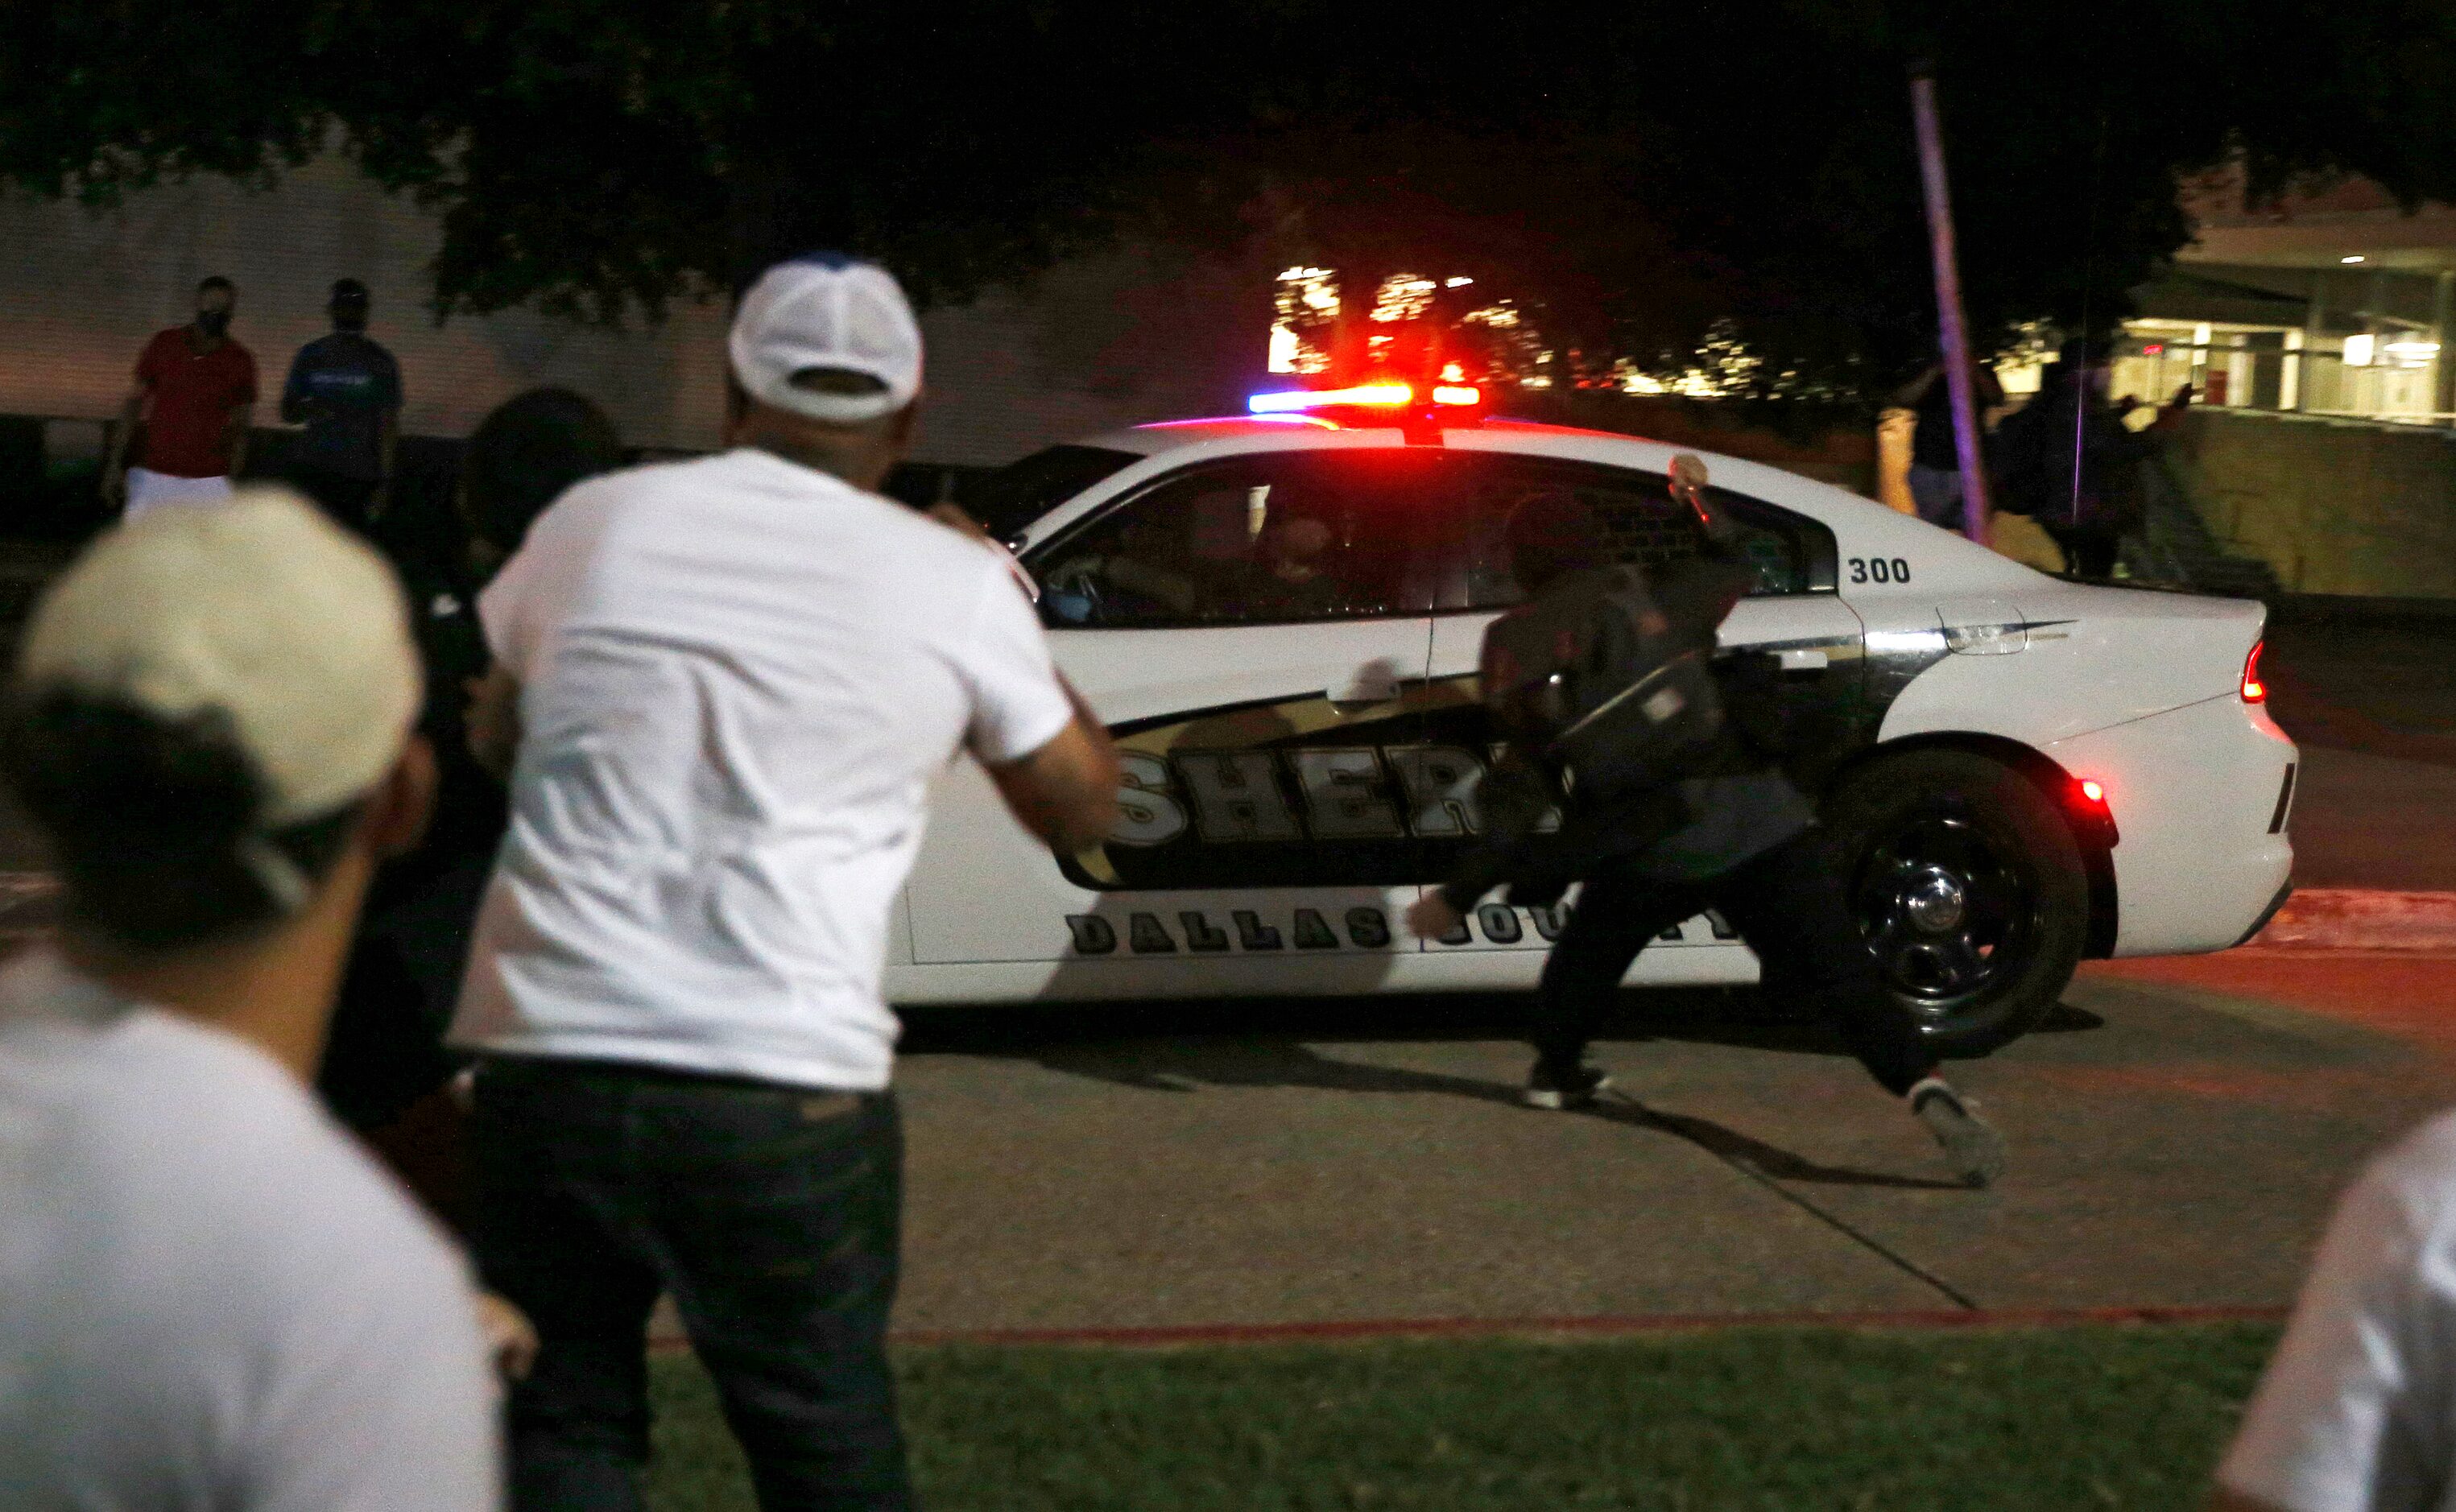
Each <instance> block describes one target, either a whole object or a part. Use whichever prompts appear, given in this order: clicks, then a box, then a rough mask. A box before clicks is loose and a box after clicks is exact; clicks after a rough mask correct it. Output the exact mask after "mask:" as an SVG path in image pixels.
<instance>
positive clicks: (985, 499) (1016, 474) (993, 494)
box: [964, 446, 1142, 541]
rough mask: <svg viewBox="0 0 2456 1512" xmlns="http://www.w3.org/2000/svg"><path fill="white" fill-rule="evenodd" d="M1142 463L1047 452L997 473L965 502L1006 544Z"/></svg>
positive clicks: (1102, 451)
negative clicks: (1095, 486) (1076, 498)
mask: <svg viewBox="0 0 2456 1512" xmlns="http://www.w3.org/2000/svg"><path fill="white" fill-rule="evenodd" d="M1141 460H1142V458H1141V457H1140V456H1139V455H1137V454H1136V453H1134V452H1118V451H1111V450H1110V449H1109V448H1107V447H1105V446H1052V447H1050V448H1049V449H1048V450H1046V451H1038V452H1034V453H1033V454H1032V455H1031V456H1029V457H1027V458H1025V459H1023V460H1021V461H1018V462H1011V463H1009V464H1008V465H1006V466H1004V467H1001V468H999V469H998V470H997V471H996V472H994V473H992V474H991V475H990V476H989V477H987V478H985V479H983V480H981V481H980V483H979V484H978V485H977V492H975V493H973V494H972V497H970V498H968V499H966V500H965V501H964V507H965V508H967V509H969V510H970V511H972V518H973V519H975V520H977V521H980V522H981V523H982V524H983V525H984V526H986V527H988V529H989V533H990V534H991V535H993V536H995V537H997V538H998V539H999V540H1000V541H1005V540H1007V539H1008V538H1010V537H1013V536H1016V535H1020V534H1022V532H1023V530H1024V529H1025V527H1026V526H1028V525H1030V524H1031V523H1032V522H1033V521H1035V520H1038V519H1039V518H1040V517H1041V516H1043V515H1045V514H1047V513H1049V511H1051V510H1052V509H1054V508H1056V507H1057V506H1058V505H1059V504H1062V503H1064V502H1065V501H1068V500H1070V499H1072V498H1074V496H1075V495H1076V494H1079V493H1081V492H1082V491H1083V490H1084V489H1086V488H1089V487H1091V486H1092V485H1093V484H1094V483H1096V482H1098V481H1099V480H1102V479H1104V478H1108V477H1110V476H1112V475H1114V474H1116V473H1120V472H1123V471H1124V470H1125V469H1127V468H1129V467H1132V466H1133V465H1134V464H1135V463H1136V462H1138V461H1141Z"/></svg>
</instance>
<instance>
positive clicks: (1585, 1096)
mask: <svg viewBox="0 0 2456 1512" xmlns="http://www.w3.org/2000/svg"><path fill="white" fill-rule="evenodd" d="M1610 1085H1611V1078H1610V1077H1609V1076H1607V1075H1605V1074H1604V1073H1602V1072H1600V1071H1598V1070H1596V1069H1595V1068H1594V1067H1592V1066H1580V1067H1578V1068H1577V1069H1576V1070H1575V1071H1572V1072H1570V1073H1568V1074H1566V1075H1561V1074H1559V1073H1554V1072H1550V1071H1547V1070H1545V1067H1544V1064H1543V1063H1542V1062H1541V1061H1538V1062H1537V1063H1536V1065H1535V1069H1534V1071H1533V1072H1531V1073H1528V1075H1527V1077H1526V1106H1527V1107H1529V1108H1543V1109H1546V1110H1548V1111H1550V1112H1553V1113H1560V1112H1563V1111H1565V1110H1567V1109H1573V1108H1591V1107H1593V1106H1594V1104H1595V1094H1596V1093H1600V1092H1602V1091H1603V1090H1604V1089H1605V1088H1607V1087H1609V1086H1610Z"/></svg>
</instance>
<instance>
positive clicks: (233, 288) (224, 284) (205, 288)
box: [196, 273, 238, 294]
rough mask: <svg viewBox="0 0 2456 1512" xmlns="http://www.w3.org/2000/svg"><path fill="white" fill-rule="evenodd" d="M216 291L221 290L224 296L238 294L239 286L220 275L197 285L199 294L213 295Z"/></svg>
mask: <svg viewBox="0 0 2456 1512" xmlns="http://www.w3.org/2000/svg"><path fill="white" fill-rule="evenodd" d="M215 289H219V290H221V291H222V292H223V293H224V294H236V293H238V285H237V284H235V283H233V282H231V281H230V280H229V279H228V278H225V277H223V276H221V275H220V274H218V273H217V274H215V275H214V276H212V277H210V278H206V279H204V280H202V281H201V282H199V283H198V284H197V285H196V292H197V293H198V294H211V293H213V292H214V291H215Z"/></svg>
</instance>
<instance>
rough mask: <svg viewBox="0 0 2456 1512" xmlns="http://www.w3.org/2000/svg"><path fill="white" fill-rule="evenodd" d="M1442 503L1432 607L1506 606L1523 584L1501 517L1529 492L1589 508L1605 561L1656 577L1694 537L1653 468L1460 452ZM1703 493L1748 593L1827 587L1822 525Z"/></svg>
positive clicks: (1692, 545)
mask: <svg viewBox="0 0 2456 1512" xmlns="http://www.w3.org/2000/svg"><path fill="white" fill-rule="evenodd" d="M1455 463H1456V468H1457V471H1456V476H1455V477H1454V479H1453V480H1452V487H1451V488H1450V489H1449V490H1448V491H1447V492H1448V493H1449V495H1450V497H1449V498H1448V499H1447V500H1445V501H1444V505H1445V507H1444V508H1443V511H1442V513H1443V517H1444V521H1443V522H1444V527H1445V528H1444V531H1443V534H1444V536H1445V538H1446V542H1447V545H1448V550H1447V551H1446V552H1445V554H1444V563H1443V574H1442V584H1441V595H1440V598H1441V607H1443V608H1444V609H1497V608H1506V607H1508V606H1509V605H1510V604H1513V603H1518V602H1519V601H1520V600H1521V599H1523V598H1524V597H1525V590H1524V589H1523V588H1521V587H1520V585H1519V583H1518V582H1517V580H1516V579H1515V578H1513V577H1512V576H1511V574H1510V570H1509V550H1508V546H1507V544H1506V542H1505V541H1504V533H1505V531H1506V530H1507V528H1508V523H1509V517H1510V515H1511V514H1512V513H1514V512H1515V511H1516V510H1517V509H1518V507H1519V506H1520V505H1521V504H1524V503H1525V502H1526V501H1528V500H1530V499H1532V498H1534V497H1536V496H1537V495H1539V494H1550V493H1566V494H1569V495H1571V496H1572V497H1574V498H1576V499H1577V500H1578V501H1581V502H1582V503H1584V504H1585V505H1586V507H1587V508H1588V509H1591V510H1593V511H1594V513H1595V518H1596V519H1597V520H1598V521H1600V522H1601V523H1602V525H1603V527H1604V532H1605V534H1606V535H1607V537H1608V538H1609V539H1610V541H1611V543H1612V555H1613V558H1614V560H1615V561H1618V562H1627V563H1630V564H1632V565H1635V566H1638V567H1642V568H1644V569H1645V570H1646V571H1647V572H1648V574H1649V575H1653V576H1658V577H1659V576H1661V575H1663V574H1664V573H1666V572H1668V571H1669V570H1671V569H1672V568H1674V567H1676V566H1678V565H1679V564H1680V563H1682V562H1688V561H1690V560H1692V559H1694V558H1695V557H1696V555H1697V554H1698V552H1699V550H1700V549H1701V548H1702V546H1703V541H1702V540H1701V539H1700V537H1699V535H1698V532H1697V528H1696V526H1695V524H1694V522H1693V521H1692V520H1691V518H1690V516H1689V514H1688V510H1687V509H1686V508H1684V507H1683V506H1681V505H1680V504H1678V503H1676V502H1674V501H1673V500H1672V498H1671V486H1670V480H1669V479H1668V478H1666V477H1665V476H1664V475H1663V474H1661V473H1650V472H1639V471H1635V470H1632V469H1628V468H1620V467H1604V466H1597V465H1594V464H1590V463H1583V462H1564V461H1558V460H1551V459H1547V458H1533V457H1509V456H1502V455H1496V454H1492V453H1482V454H1460V455H1459V456H1457V457H1456V458H1455ZM1708 492H1709V494H1710V495H1711V496H1712V497H1713V499H1714V501H1715V502H1716V503H1717V504H1719V505H1721V506H1722V508H1723V509H1724V510H1725V512H1727V513H1728V514H1729V516H1730V517H1731V519H1732V520H1733V521H1735V522H1736V523H1737V524H1738V525H1739V527H1740V542H1741V547H1742V549H1743V550H1744V551H1745V552H1746V553H1747V554H1748V557H1749V560H1750V562H1751V563H1752V564H1753V565H1754V566H1755V568H1756V583H1755V586H1753V587H1752V588H1751V589H1750V597H1752V598H1760V597H1769V596H1782V595H1788V594H1800V593H1811V592H1814V591H1816V590H1817V589H1819V588H1830V587H1832V554H1833V547H1832V533H1831V532H1829V531H1827V530H1825V528H1824V527H1823V526H1821V525H1819V524H1817V523H1816V522H1815V521H1811V520H1807V519H1804V518H1802V517H1800V516H1797V515H1793V514H1791V512H1790V511H1788V510H1783V509H1777V508H1775V507H1773V506H1772V505H1770V504H1767V503H1764V502H1762V501H1758V500H1754V499H1750V498H1748V497H1746V496H1745V495H1740V494H1734V493H1732V492H1730V491H1729V489H1723V488H1709V490H1708Z"/></svg>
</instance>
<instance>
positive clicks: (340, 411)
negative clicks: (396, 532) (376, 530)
mask: <svg viewBox="0 0 2456 1512" xmlns="http://www.w3.org/2000/svg"><path fill="white" fill-rule="evenodd" d="M369 302H370V301H369V298H368V296H367V286H366V285H365V284H363V283H360V282H359V281H358V279H356V278H342V279H339V280H338V281H337V282H336V283H335V284H334V285H333V296H332V302H331V303H330V305H328V306H327V310H328V312H329V313H330V314H331V316H332V317H333V334H332V335H331V336H327V337H317V339H315V340H313V341H310V342H308V343H307V344H306V345H305V346H303V347H300V348H299V349H298V355H297V357H296V358H293V359H292V360H291V363H290V380H289V381H288V382H286V383H284V384H283V385H282V386H281V418H282V419H285V420H288V421H291V422H292V423H294V424H303V425H304V426H305V427H306V428H305V430H304V431H302V432H301V433H300V435H299V437H298V440H297V448H296V450H294V452H293V453H292V461H291V467H290V480H291V482H292V483H293V484H295V485H296V486H297V489H298V490H299V492H301V493H303V494H305V495H307V496H308V497H309V498H310V499H313V500H315V501H316V502H317V503H318V504H319V505H321V506H322V507H323V509H324V512H325V513H326V514H329V515H331V516H332V517H333V518H334V519H335V520H338V521H340V522H341V523H342V524H344V525H347V526H348V527H350V528H351V529H353V530H357V531H361V532H363V531H364V530H366V528H367V527H368V525H369V524H370V523H372V522H373V521H375V519H376V518H377V517H378V516H379V515H381V514H382V513H383V509H384V504H385V501H386V499H387V497H388V495H389V494H390V492H391V489H392V474H393V453H394V450H395V447H396V446H397V445H398V443H399V439H400V364H399V363H398V362H395V361H394V360H393V357H392V354H391V353H389V352H387V351H385V350H384V349H383V348H382V347H380V346H379V345H377V344H376V343H375V342H374V341H372V340H370V339H368V337H367V334H366V330H367V308H368V305H369Z"/></svg>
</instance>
